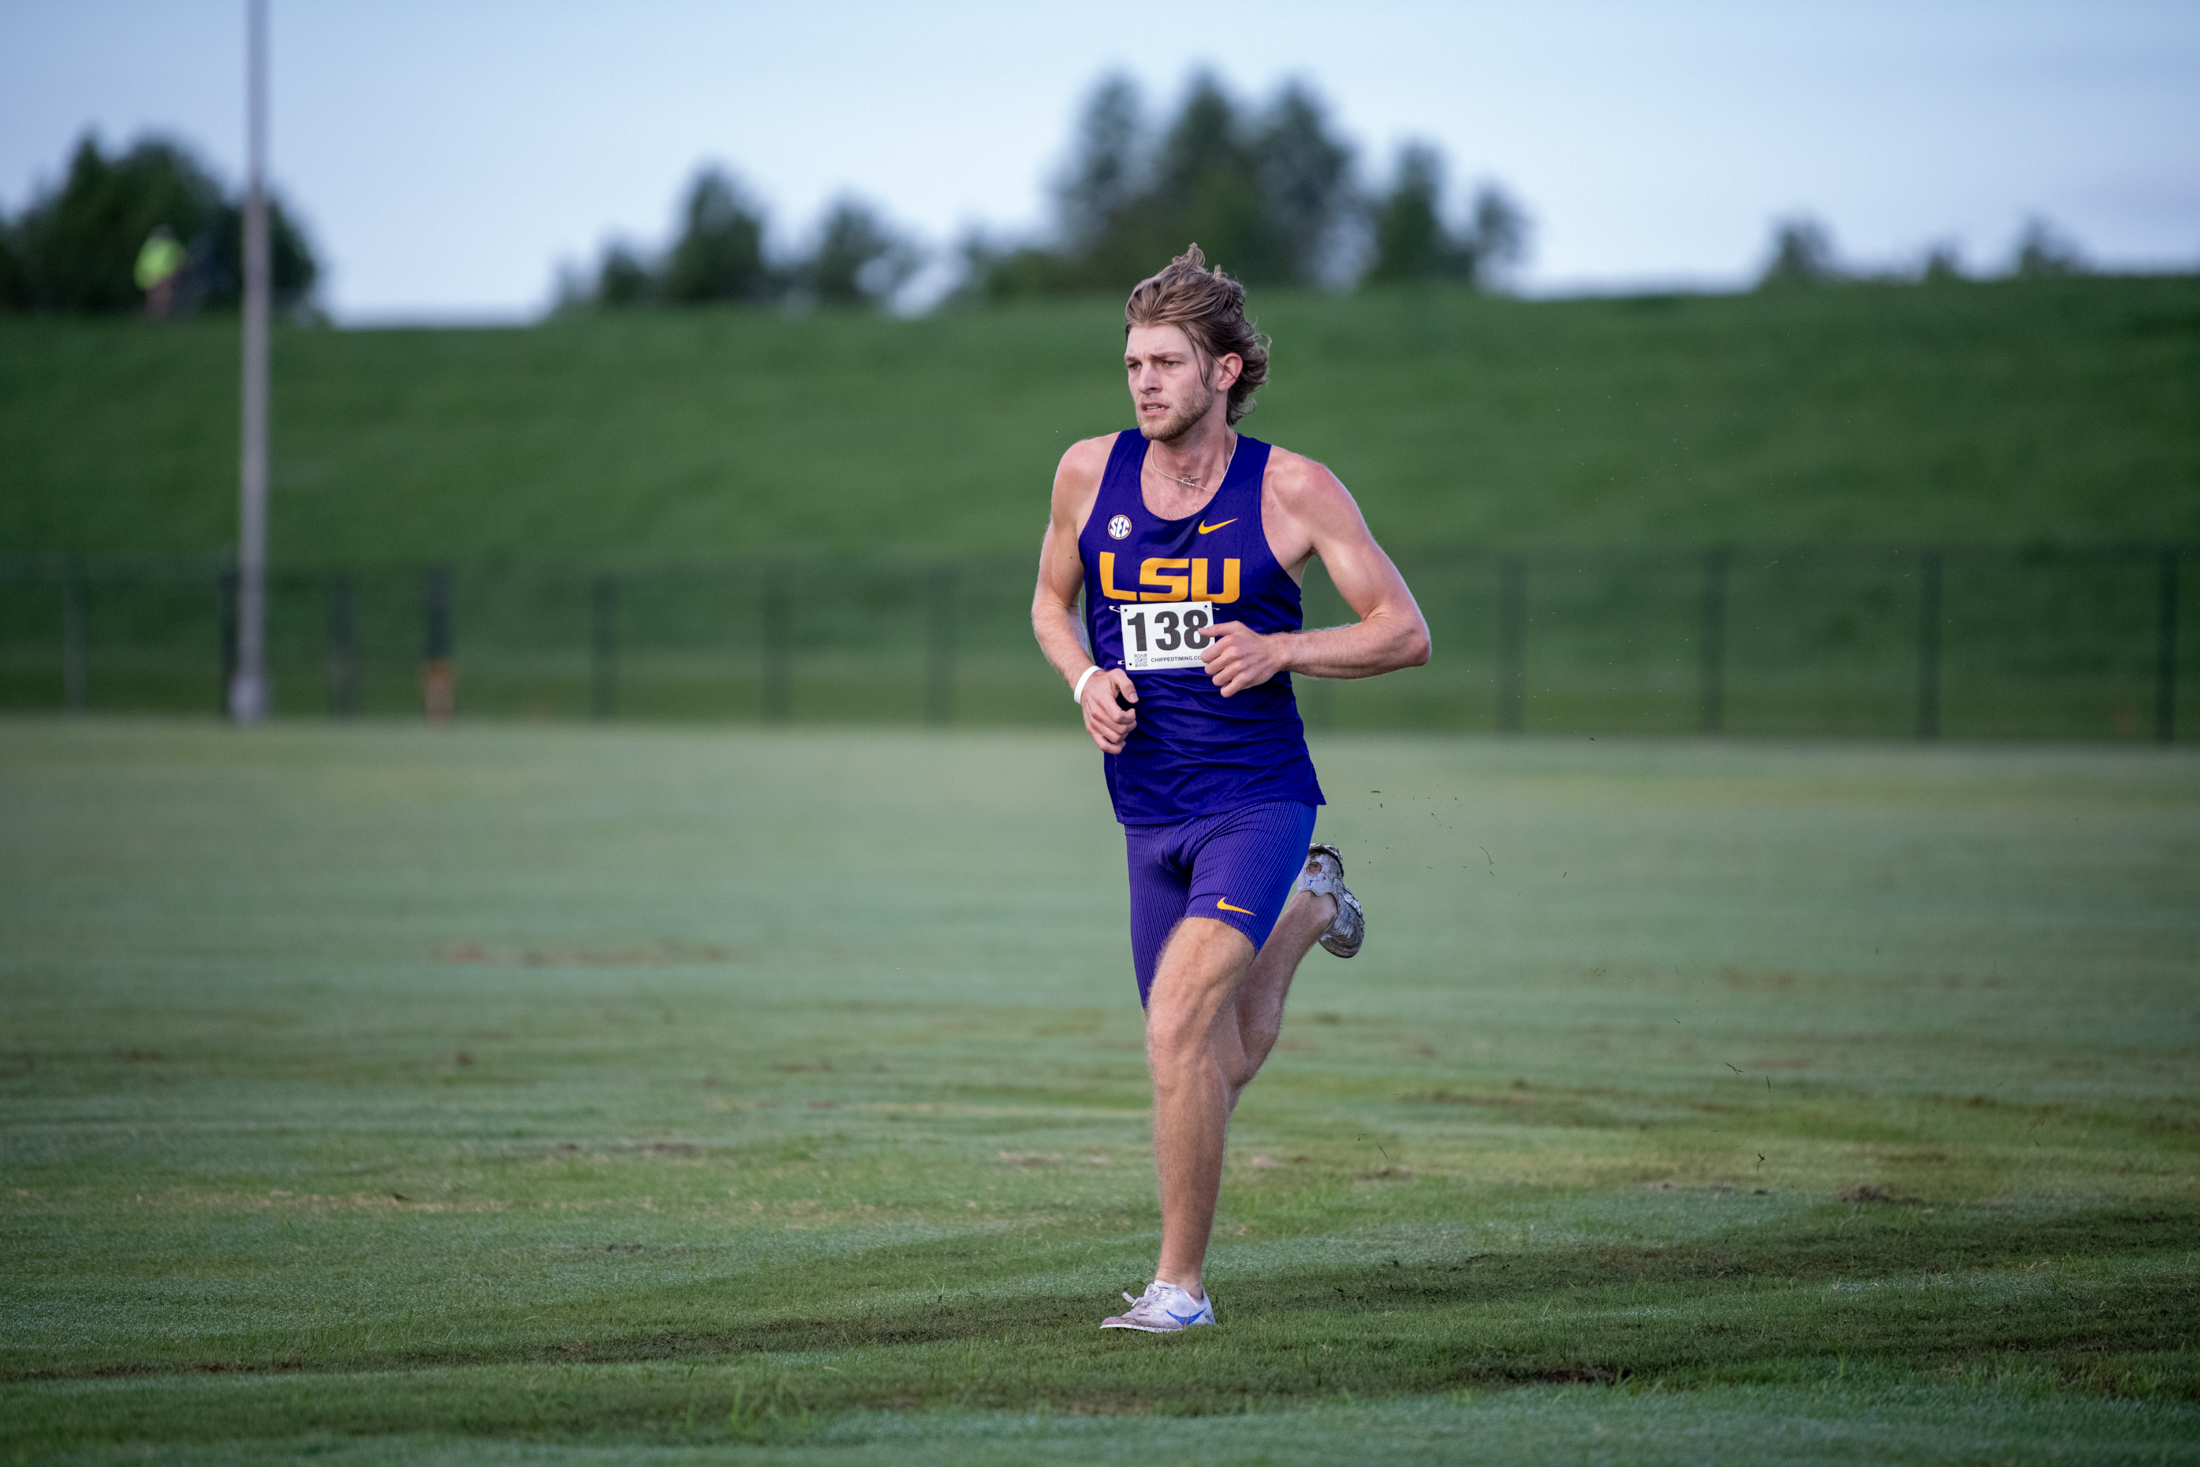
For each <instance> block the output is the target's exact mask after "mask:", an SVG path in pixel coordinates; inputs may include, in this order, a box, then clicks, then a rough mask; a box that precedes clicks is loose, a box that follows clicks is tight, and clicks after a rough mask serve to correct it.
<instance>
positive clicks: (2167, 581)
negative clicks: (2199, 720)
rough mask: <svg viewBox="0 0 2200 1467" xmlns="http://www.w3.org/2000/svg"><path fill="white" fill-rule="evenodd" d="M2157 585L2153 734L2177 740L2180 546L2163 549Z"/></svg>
mask: <svg viewBox="0 0 2200 1467" xmlns="http://www.w3.org/2000/svg"><path fill="white" fill-rule="evenodd" d="M2157 574H2158V576H2159V579H2158V581H2157V582H2156V585H2155V598H2156V604H2155V608H2154V610H2155V622H2154V737H2155V741H2156V742H2158V743H2164V744H2174V743H2175V742H2177V547H2176V546H2174V545H2172V546H2170V547H2169V548H2167V549H2165V550H2164V551H2163V552H2162V558H2161V565H2160V567H2159V569H2158V571H2157Z"/></svg>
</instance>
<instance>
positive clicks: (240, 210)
mask: <svg viewBox="0 0 2200 1467" xmlns="http://www.w3.org/2000/svg"><path fill="white" fill-rule="evenodd" d="M267 254H268V275H269V280H270V284H271V285H272V287H273V290H274V294H275V307H276V309H277V310H285V311H296V310H300V309H302V308H304V307H305V306H306V305H307V304H308V302H309V301H310V300H311V299H312V296H313V287H314V285H315V283H316V282H318V281H319V279H320V276H321V267H320V265H319V263H318V262H317V261H315V259H314V258H313V250H312V247H311V246H310V245H308V244H307V242H306V237H305V235H304V234H303V233H302V232H301V231H300V230H299V228H298V226H297V225H296V224H295V223H293V222H292V221H291V218H290V215H289V213H288V211H286V210H285V209H284V208H283V202H282V200H280V199H277V198H273V197H270V198H269V199H268V201H267ZM192 258H193V260H194V261H195V266H194V270H193V271H192V272H187V275H188V274H190V273H195V275H196V280H197V289H198V290H200V291H201V292H202V296H201V298H202V299H203V300H204V301H205V302H206V303H207V304H209V305H214V306H220V307H222V308H223V309H234V308H235V307H236V306H238V305H239V304H241V303H242V302H243V300H244V206H243V205H242V204H240V203H225V204H223V205H222V206H221V208H220V210H219V211H217V212H216V214H215V215H214V222H213V227H212V228H211V229H210V230H209V231H208V232H207V233H206V234H205V235H203V236H201V238H200V241H199V244H198V246H197V247H196V248H195V249H193V250H192Z"/></svg>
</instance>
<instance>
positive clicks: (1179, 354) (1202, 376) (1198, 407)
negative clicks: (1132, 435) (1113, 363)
mask: <svg viewBox="0 0 2200 1467" xmlns="http://www.w3.org/2000/svg"><path fill="white" fill-rule="evenodd" d="M1123 365H1124V367H1125V368H1126V369H1127V370H1128V372H1129V374H1130V387H1131V404H1132V406H1133V407H1134V408H1136V409H1137V412H1138V431H1139V432H1141V433H1143V434H1145V435H1146V437H1148V438H1149V439H1159V440H1160V441H1161V442H1163V443H1174V442H1175V441H1177V440H1178V439H1180V438H1182V437H1183V436H1184V435H1185V434H1186V433H1188V432H1190V431H1191V430H1192V429H1193V428H1194V427H1195V426H1197V425H1198V424H1199V422H1200V421H1201V420H1202V419H1203V418H1205V417H1206V416H1207V415H1208V414H1209V413H1211V412H1213V411H1215V410H1216V409H1217V408H1218V407H1220V406H1221V405H1222V402H1223V399H1224V397H1225V396H1226V395H1227V394H1228V392H1229V390H1230V384H1231V383H1233V382H1235V381H1237V379H1238V373H1239V372H1240V371H1242V370H1244V366H1245V363H1244V361H1243V360H1242V359H1241V358H1239V357H1238V356H1237V354H1236V353H1234V352H1233V353H1231V354H1230V355H1229V356H1226V357H1223V358H1221V359H1220V360H1218V361H1215V362H1212V363H1209V362H1205V361H1202V360H1201V358H1200V355H1199V353H1198V352H1197V351H1195V350H1193V349H1192V339H1191V338H1190V337H1189V336H1186V335H1185V334H1184V328H1183V327H1181V326H1133V327H1132V328H1131V332H1130V336H1129V337H1128V339H1126V340H1125V342H1124V343H1123Z"/></svg>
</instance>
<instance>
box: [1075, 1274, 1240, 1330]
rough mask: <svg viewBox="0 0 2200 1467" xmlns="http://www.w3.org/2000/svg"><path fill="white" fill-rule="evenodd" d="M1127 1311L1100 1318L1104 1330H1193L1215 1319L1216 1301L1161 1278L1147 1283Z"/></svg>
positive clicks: (1127, 1297) (1129, 1298)
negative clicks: (1196, 1294)
mask: <svg viewBox="0 0 2200 1467" xmlns="http://www.w3.org/2000/svg"><path fill="white" fill-rule="evenodd" d="M1123 1297H1124V1299H1125V1300H1127V1301H1128V1302H1129V1304H1130V1306H1131V1307H1130V1309H1129V1311H1128V1312H1127V1313H1123V1314H1117V1315H1113V1316H1111V1317H1109V1318H1107V1319H1103V1320H1101V1321H1100V1328H1102V1329H1136V1330H1144V1331H1145V1332H1146V1333H1147V1334H1149V1335H1169V1334H1175V1333H1176V1332H1177V1331H1178V1330H1185V1329H1190V1328H1191V1327H1192V1326H1193V1325H1195V1324H1213V1323H1214V1322H1215V1306H1214V1301H1212V1300H1210V1299H1194V1298H1193V1297H1192V1296H1191V1295H1189V1294H1187V1293H1185V1292H1184V1291H1183V1290H1182V1289H1180V1288H1178V1287H1177V1286H1176V1285H1175V1284H1165V1283H1163V1282H1161V1280H1159V1279H1155V1280H1154V1281H1153V1282H1152V1283H1150V1284H1148V1285H1146V1292H1145V1293H1143V1294H1141V1295H1139V1296H1138V1297H1137V1298H1135V1299H1132V1298H1131V1296H1130V1295H1128V1294H1125V1295H1124V1296H1123Z"/></svg>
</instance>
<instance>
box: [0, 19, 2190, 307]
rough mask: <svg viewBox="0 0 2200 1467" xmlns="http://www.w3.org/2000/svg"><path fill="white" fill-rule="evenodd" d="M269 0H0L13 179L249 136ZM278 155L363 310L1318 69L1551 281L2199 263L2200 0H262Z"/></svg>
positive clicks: (1009, 225)
mask: <svg viewBox="0 0 2200 1467" xmlns="http://www.w3.org/2000/svg"><path fill="white" fill-rule="evenodd" d="M243 10H244V3H243V0H222V3H213V0H160V3H154V0H67V3H61V0H50V3H49V0H0V208H4V209H6V210H7V211H9V212H10V213H13V212H14V211H16V210H19V209H20V208H21V207H22V206H23V204H24V203H25V202H26V201H27V199H28V198H29V197H30V195H31V193H32V191H33V189H34V188H35V187H36V186H38V185H39V184H40V183H41V182H42V181H50V180H52V179H53V178H55V177H56V176H57V175H58V173H59V172H60V169H61V167H62V165H63V163H64V161H65V158H66V156H67V152H68V150H69V148H70V146H71V145H72V144H73V142H74V141H75V139H76V138H77V137H78V136H79V135H81V134H82V133H83V132H84V130H85V129H87V128H90V129H93V130H95V131H96V132H98V133H99V134H100V135H101V136H102V137H103V138H104V139H105V140H106V141H107V142H108V143H109V144H110V145H112V144H117V143H121V142H124V141H126V140H128V139H130V138H133V137H135V136H137V135H138V134H140V133H143V132H146V131H161V132H166V133H170V134H173V135H176V136H178V137H181V138H182V139H184V140H185V141H187V142H188V143H189V144H191V145H192V146H193V147H194V148H195V149H197V150H198V151H199V152H200V153H201V155H202V156H204V157H207V158H208V159H210V160H211V161H212V162H213V163H215V164H216V165H217V166H218V167H219V168H220V169H222V170H224V171H225V172H226V173H227V174H228V175H229V177H230V178H232V179H234V178H235V177H236V176H237V175H238V174H239V173H240V171H241V162H242V156H243V125H244V124H243V104H242V85H243V30H244V27H243V18H242V17H243ZM273 12H274V19H273V33H274V41H273V73H274V129H273V144H272V153H273V160H274V163H273V170H274V175H275V179H276V182H277V185H278V186H279V187H280V188H281V189H282V191H283V192H284V194H285V195H286V197H287V198H289V199H290V200H291V201H292V202H293V203H294V204H295V206H296V208H297V210H298V212H299V213H300V214H301V215H302V216H303V218H304V219H305V221H306V223H307V225H308V227H309V229H310V231H311V233H312V236H313V238H314V240H315V241H316V243H317V246H318V248H319V252H320V254H321V256H322V258H323V260H324V261H325V263H326V265H327V267H328V275H327V288H326V293H325V303H326V304H327V305H328V306H329V307H330V308H331V309H332V310H333V311H334V313H335V315H336V316H337V317H338V319H340V320H346V321H374V320H390V319H421V320H426V319H483V320H495V319H515V318H523V317H525V316H527V315H530V314H532V313H535V312H538V311H540V310H541V309H542V308H543V306H544V305H545V304H546V303H547V302H548V300H549V299H550V296H551V291H552V287H553V282H554V280H555V275H556V271H557V268H558V266H559V264H560V262H561V261H573V262H578V261H583V260H587V259H590V258H592V257H593V256H594V255H595V253H596V251H597V250H598V248H599V247H600V245H601V244H602V242H603V241H604V240H605V239H607V238H609V237H612V236H615V235H618V236H625V237H627V238H630V239H634V240H636V241H639V242H642V243H645V244H654V243H657V242H660V241H661V240H662V239H663V238H664V237H665V235H666V232H667V230H668V227H669V220H670V215H671V212H672V207H673V203H674V200H675V199H676V197H677V196H678V194H679V192H680V190H681V186H682V184H683V183H684V181H685V180H686V179H687V177H688V176H689V175H690V174H691V173H692V171H693V170H694V168H695V166H696V165H697V164H698V163H700V162H702V161H705V160H720V161H723V162H724V163H726V164H728V165H730V166H731V167H732V168H733V170H734V171H735V172H736V173H737V174H739V175H740V176H741V177H743V178H744V179H745V180H747V181H748V183H749V184H750V186H751V188H752V189H753V190H754V191H755V192H756V193H757V194H758V195H759V196H760V197H762V198H763V199H764V200H765V201H766V202H767V203H768V204H769V205H770V206H771V209H772V214H773V219H774V223H775V228H776V229H777V230H778V231H779V233H780V236H781V238H782V241H783V242H785V243H794V242H796V241H797V240H798V239H799V238H800V236H801V234H802V232H803V231H804V230H806V229H807V228H808V227H809V226H810V224H811V223H812V222H813V221H814V219H815V218H816V216H817V214H818V213H819V211H820V208H821V205H822V204H823V203H824V202H825V201H826V200H827V198H829V197H830V196H831V195H833V194H835V193H837V192H841V191H844V190H853V191H855V192H857V193H860V194H862V195H864V196H867V197H868V198H870V199H872V200H874V201H875V202H877V203H878V204H880V205H881V206H883V207H884V208H885V209H886V210H887V211H888V212H889V213H890V214H891V215H893V216H894V217H896V218H898V219H900V220H901V221H903V222H904V223H906V224H907V225H909V226H912V227H914V228H915V229H916V230H917V231H919V232H920V233H921V234H922V235H924V236H925V237H926V238H928V239H929V240H930V241H931V242H932V243H934V244H935V245H944V244H947V243H949V242H951V241H952V240H953V238H955V237H956V236H957V235H958V234H959V233H960V232H961V231H962V230H963V229H964V228H966V227H967V226H968V225H970V224H971V223H973V222H979V221H982V222H984V223H986V224H988V225H990V226H992V227H994V228H996V229H1007V230H1013V229H1018V228H1023V229H1029V228H1035V227H1037V226H1039V225H1041V224H1043V222H1044V220H1045V218H1046V200H1047V190H1046V185H1047V180H1048V178H1049V176H1050V175H1051V174H1052V172H1053V170H1054V169H1055V167H1056V165H1057V164H1058V163H1059V161H1060V159H1061V156H1062V153H1063V149H1064V146H1065V143H1066V140H1067V137H1068V133H1069V125H1070V121H1071V119H1072V117H1073V115H1074V114H1075V112H1076V110H1077V108H1078V105H1079V103H1080V102H1081V101H1082V99H1083V98H1084V97H1085V95H1086V94H1087V93H1088V92H1089V91H1090V89H1091V87H1092V85H1093V83H1094V82H1095V80H1096V79H1097V78H1099V77H1100V76H1101V75H1102V74H1103V73H1105V72H1108V71H1110V70H1122V71H1126V72H1129V73H1130V74H1132V75H1133V76H1135V77H1136V78H1138V79H1139V80H1140V81H1141V82H1142V84H1144V86H1145V87H1146V89H1147V91H1148V95H1149V98H1150V99H1151V100H1152V101H1153V102H1154V103H1155V105H1156V108H1157V110H1158V109H1159V108H1161V107H1165V106H1167V105H1168V104H1170V103H1173V101H1174V100H1175V98H1176V97H1177V96H1178V94H1179V93H1180V92H1181V90H1182V87H1183V84H1184V80H1185V78H1186V77H1187V76H1188V75H1189V74H1190V73H1191V71H1192V70H1193V69H1194V68H1196V67H1200V66H1207V67H1211V68H1212V69H1213V70H1214V71H1215V72H1216V73H1217V74H1218V75H1220V76H1221V77H1222V79H1223V80H1224V82H1225V83H1226V84H1227V85H1229V86H1230V87H1231V88H1233V89H1234V90H1236V91H1238V92H1240V93H1241V94H1243V95H1245V96H1248V97H1252V98H1260V97H1265V96H1266V95H1267V94H1268V93H1270V92H1271V91H1272V90H1273V89H1274V88H1275V87H1276V86H1277V85H1278V84H1279V83H1280V82H1281V81H1282V80H1284V79H1286V78H1290V77H1298V78H1303V79H1304V80H1306V81H1307V82H1309V83H1311V84H1312V85H1313V87H1314V88H1315V89H1316V90H1317V91H1318V92H1319V93H1320V94H1321V95H1322V96H1323V97H1325V98H1326V99H1328V101H1329V103H1330V104H1331V106H1332V109H1333V114H1334V118H1335V121H1336V124H1337V126H1338V128H1339V129H1340V131H1341V132H1342V133H1343V134H1344V135H1346V136H1347V137H1348V138H1350V139H1351V140H1352V141H1353V142H1354V143H1355V144H1356V146H1357V147H1358V150H1359V156H1360V162H1361V167H1362V170H1363V176H1365V177H1367V178H1370V179H1374V180H1379V179H1380V178H1381V177H1382V175H1383V174H1385V173H1386V172H1387V170H1388V168H1389V165H1390V161H1391V158H1392V156H1393V154H1394V151H1395V149H1396V147H1397V145H1398V143H1399V142H1400V141H1401V140H1403V139H1405V138H1408V137H1415V136H1418V137H1425V138H1429V139H1432V140H1434V141H1435V142H1437V143H1438V144H1439V145H1440V146H1441V147H1442V148H1443V149H1444V151H1445V153H1446V154H1447V156H1448V157H1449V158H1450V159H1451V162H1452V165H1453V171H1454V177H1455V178H1456V179H1458V180H1460V181H1461V182H1462V183H1465V182H1471V181H1473V180H1476V179H1480V178H1485V177H1487V178H1496V179H1500V180H1502V181H1503V182H1504V183H1505V184H1506V185H1507V187H1509V188H1510V189H1511V190H1512V191H1513V192H1514V193H1515V194H1516V195H1518V196H1519V197H1520V198H1521V199H1522V200H1524V201H1525V202H1526V204H1527V205H1528V208H1529V211H1530V213H1531V214H1532V215H1533V216H1534V218H1535V220H1536V226H1537V227H1536V234H1535V253H1534V256H1533V261H1532V266H1531V269H1530V271H1529V273H1528V275H1527V278H1526V284H1527V286H1528V288H1530V289H1532V290H1536V291H1539V292H1545V291H1571V290H1582V289H1596V290H1612V289H1627V288H1632V287H1639V286H1643V285H1666V284H1696V285H1707V286H1718V285H1731V284H1737V283H1740V282H1742V281H1743V280H1745V279H1747V278H1748V277H1749V275H1750V274H1751V272H1752V271H1753V270H1754V269H1755V267H1756V265H1757V264H1758V263H1759V261H1760V260H1761V259H1762V257H1763V254H1764V251H1765V241H1766V238H1767V235H1768V232H1769V229H1770V226H1771V223H1772V221H1773V220H1774V219H1776V218H1778V217H1781V216H1784V215H1787V214H1790V213H1794V212H1797V211H1808V212H1810V213H1812V214H1815V215H1816V216H1818V217H1819V218H1821V219H1823V220H1824V221H1825V222H1826V223H1827V224H1829V225H1830V226H1831V227H1832V229H1833V232H1834V236H1835V239H1836V241H1837V243H1838V245H1839V246H1840V248H1841V250H1842V252H1843V254H1844V255H1845V256H1847V257H1848V258H1850V259H1852V260H1854V261H1856V262H1859V263H1862V264H1866V265H1874V266H1892V265H1896V264H1900V263H1906V262H1911V261H1914V260H1916V259H1917V258H1919V257H1920V256H1922V254H1923V252H1924V251H1925V250H1926V248H1927V247H1928V246H1930V245H1933V244H1935V243H1941V242H1947V243H1952V244H1954V245H1956V246H1958V247H1959V248H1960V249H1961V250H1962V252H1963V254H1964V256H1965V258H1966V259H1967V260H1968V261H1970V262H1971V263H1972V264H1973V265H1974V266H1975V267H1985V266H1998V265H1999V264H2000V263H2001V262H2002V261H2003V260H2004V259H2006V257H2007V255H2008V253H2009V249H2010V244H2011V241H2012V240H2013V239H2014V237H2015V235H2016V233H2017V231H2018V229H2019V227H2020V226H2021V224H2022V222H2023V220H2024V219H2025V218H2026V217H2027V216H2029V215H2035V214H2037V215H2044V216H2046V217H2048V218H2050V219H2052V220H2053V221H2055V222H2056V223H2057V224H2058V225H2060V226H2062V227H2063V229H2065V230H2066V231H2067V232H2068V233H2070V234H2071V235H2073V236H2075V237H2076V239H2077V240H2078V241H2079V242H2080V243H2081V244H2082V245H2083V246H2084V247H2085V249H2086V250H2087V252H2088V253H2089V254H2090V255H2092V256H2093V257H2094V258H2095V259H2097V260H2100V261H2103V262H2106V263H2109V264H2112V265H2119V266H2125V267H2140V268H2146V267H2153V268H2161V267H2165V266H2169V267H2179V268H2186V269H2190V268H2194V267H2195V266H2196V265H2200V3H2195V0H2087V3H2026V0H2000V3H1969V0H1964V3H1941V4H1936V3H1932V0H1908V3H1900V4H1895V3H1843V4H1825V5H1787V4H1779V3H1776V0H1755V3H1732V4H1728V3H1670V4H1624V5H1623V4H1594V3H1564V0H1549V3H1538V4H1517V5H1503V6H1500V5H1472V4H1450V5H1442V4H1415V3H1390V4H1384V3H1376V0H1362V3H1359V4H1353V5H1342V4H1336V3H1328V4H1301V3H1293V0H1266V3H1260V4H1241V3H1236V0H1205V3H1202V4H1198V5H1186V6H1180V7H1175V8H1166V7H1165V8H1160V9H1155V8H1151V7H1141V6H1133V5H1124V4H1120V3H1118V4H1109V5H1099V4H1057V5H1035V4H1030V3H1024V4H1006V3H1000V4H995V3H970V4H961V5H933V6H926V5H921V4H909V3H898V4H884V3H879V4H873V3H847V4H813V5H807V6H789V5H772V6H750V5H738V4H716V5H709V4H690V3H676V0H624V3H620V4H617V5H612V4H597V5H578V4H560V3H545V0H529V3H512V0H466V3H462V4H454V3H450V0H442V3H434V4H430V3H421V0H375V3H372V4H368V3H364V0H273Z"/></svg>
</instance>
